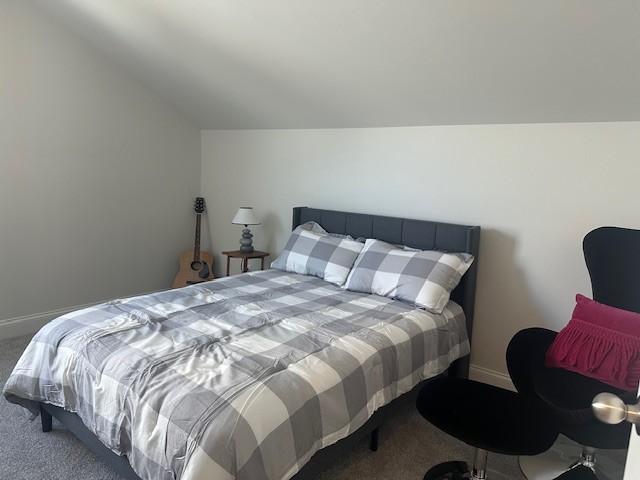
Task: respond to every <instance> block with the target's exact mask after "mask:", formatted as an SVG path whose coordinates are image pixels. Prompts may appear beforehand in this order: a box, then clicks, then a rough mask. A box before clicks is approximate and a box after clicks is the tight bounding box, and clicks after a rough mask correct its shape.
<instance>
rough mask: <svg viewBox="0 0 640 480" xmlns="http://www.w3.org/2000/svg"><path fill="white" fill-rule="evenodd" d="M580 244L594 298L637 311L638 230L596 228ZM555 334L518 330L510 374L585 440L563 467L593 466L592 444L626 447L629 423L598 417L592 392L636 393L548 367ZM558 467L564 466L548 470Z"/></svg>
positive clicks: (529, 469) (570, 433)
mask: <svg viewBox="0 0 640 480" xmlns="http://www.w3.org/2000/svg"><path fill="white" fill-rule="evenodd" d="M583 250H584V258H585V261H586V264H587V268H588V270H589V275H590V276H591V285H592V289H593V298H594V299H595V300H596V301H598V302H600V303H604V304H607V305H610V306H613V307H617V308H621V309H625V310H631V311H634V312H640V293H639V292H640V230H629V229H624V228H616V227H602V228H597V229H595V230H593V231H591V232H589V233H588V234H587V235H586V236H585V238H584V240H583ZM555 337H556V332H554V331H552V330H548V329H545V328H528V329H526V330H522V331H520V332H518V333H517V334H516V335H515V336H514V337H513V339H512V340H511V342H510V343H509V346H508V348H507V367H508V369H509V374H510V375H511V379H512V380H513V383H514V385H515V386H516V389H517V390H518V392H519V393H521V394H523V395H525V396H527V397H531V398H537V399H540V400H542V401H543V402H544V403H545V404H546V405H547V406H548V407H549V409H550V411H551V412H552V415H553V417H554V419H555V421H556V422H557V424H558V428H559V430H560V433H562V434H564V435H565V436H567V437H569V438H570V439H572V440H573V441H575V442H577V443H579V444H580V445H582V446H583V450H582V454H581V457H580V458H579V459H576V461H575V462H574V463H573V464H571V465H566V468H567V469H569V468H571V467H575V466H578V465H582V466H584V467H587V468H589V469H590V470H592V471H594V472H595V471H596V468H595V467H596V464H595V451H596V449H622V448H626V447H627V445H628V442H629V433H630V428H631V426H630V425H629V424H628V423H623V424H619V425H605V424H603V423H600V422H598V421H597V419H596V418H595V416H594V415H593V412H592V409H591V401H592V400H593V397H594V396H595V395H597V394H598V393H601V392H611V393H614V394H616V395H618V396H620V397H621V398H622V399H624V400H626V401H628V402H634V398H635V395H634V394H631V393H629V392H625V391H621V390H618V389H616V388H614V387H612V386H610V385H607V384H604V383H602V382H599V381H597V380H593V379H590V378H587V377H585V376H583V375H580V374H578V373H574V372H570V371H567V370H563V369H559V368H547V367H546V366H545V365H544V361H545V353H546V351H547V349H548V348H549V346H550V345H551V343H552V342H553V340H554V339H555ZM528 462H529V461H528V460H527V459H524V458H523V459H521V462H520V465H521V468H522V470H523V472H524V473H525V474H527V475H528V476H529V477H530V478H535V477H536V475H534V472H533V470H534V467H533V465H530V464H529V463H528ZM557 468H562V466H556V467H554V468H552V470H556V469H557ZM535 473H537V475H540V473H542V472H540V473H538V472H535ZM540 476H542V475H540Z"/></svg>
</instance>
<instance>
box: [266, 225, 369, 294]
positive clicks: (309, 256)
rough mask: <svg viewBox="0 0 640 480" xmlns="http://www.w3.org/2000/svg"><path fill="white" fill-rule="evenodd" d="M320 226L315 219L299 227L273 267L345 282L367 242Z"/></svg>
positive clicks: (340, 283)
mask: <svg viewBox="0 0 640 480" xmlns="http://www.w3.org/2000/svg"><path fill="white" fill-rule="evenodd" d="M317 227H320V226H319V225H318V224H317V223H315V222H310V223H307V224H303V225H300V226H298V227H297V228H296V229H295V230H294V231H293V232H292V233H291V236H290V237H289V241H288V242H287V244H286V245H285V247H284V250H283V251H282V253H281V254H280V256H279V257H278V258H276V259H275V260H274V261H273V263H272V264H271V268H275V269H278V270H283V271H285V272H293V273H301V274H303V275H313V276H316V277H319V278H322V279H324V280H326V281H327V282H331V283H335V284H336V285H342V284H344V282H345V280H346V279H347V276H348V275H349V272H350V271H351V267H353V263H354V262H355V261H356V258H358V254H359V253H360V251H361V250H362V247H363V246H364V245H363V244H362V243H360V242H356V241H355V240H353V239H351V237H344V236H334V235H332V234H329V233H326V231H325V230H324V229H323V228H322V227H320V229H321V231H320V230H319V229H318V228H317Z"/></svg>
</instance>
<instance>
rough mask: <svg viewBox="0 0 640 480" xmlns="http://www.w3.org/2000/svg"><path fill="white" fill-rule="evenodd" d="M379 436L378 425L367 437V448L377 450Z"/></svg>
mask: <svg viewBox="0 0 640 480" xmlns="http://www.w3.org/2000/svg"><path fill="white" fill-rule="evenodd" d="M379 437H380V427H378V428H376V429H375V430H374V431H373V432H371V437H370V439H369V450H371V451H372V452H377V451H378V438H379Z"/></svg>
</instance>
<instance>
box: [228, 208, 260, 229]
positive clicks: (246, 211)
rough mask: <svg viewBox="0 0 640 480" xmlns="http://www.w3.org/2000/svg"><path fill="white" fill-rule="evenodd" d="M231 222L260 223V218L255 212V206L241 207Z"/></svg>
mask: <svg viewBox="0 0 640 480" xmlns="http://www.w3.org/2000/svg"><path fill="white" fill-rule="evenodd" d="M231 223H235V224H237V225H260V220H258V217H256V214H255V213H253V208H251V207H240V208H239V209H238V212H237V213H236V216H235V217H233V220H232V221H231Z"/></svg>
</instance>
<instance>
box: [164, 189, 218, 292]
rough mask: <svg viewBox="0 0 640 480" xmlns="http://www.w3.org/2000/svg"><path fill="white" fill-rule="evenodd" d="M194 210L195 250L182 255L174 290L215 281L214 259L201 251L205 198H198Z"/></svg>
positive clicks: (174, 281)
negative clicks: (201, 225)
mask: <svg viewBox="0 0 640 480" xmlns="http://www.w3.org/2000/svg"><path fill="white" fill-rule="evenodd" d="M193 209H194V210H195V212H196V236H195V239H194V241H193V250H188V251H186V252H184V253H183V254H182V255H180V270H178V274H177V275H176V278H175V279H174V280H173V288H182V287H186V286H187V285H193V284H195V283H202V282H208V281H209V280H213V279H214V276H213V257H212V256H211V254H210V253H209V252H202V251H200V228H201V227H200V223H201V219H200V217H201V216H202V214H203V213H204V198H202V197H197V198H196V201H195V204H194V206H193Z"/></svg>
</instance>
